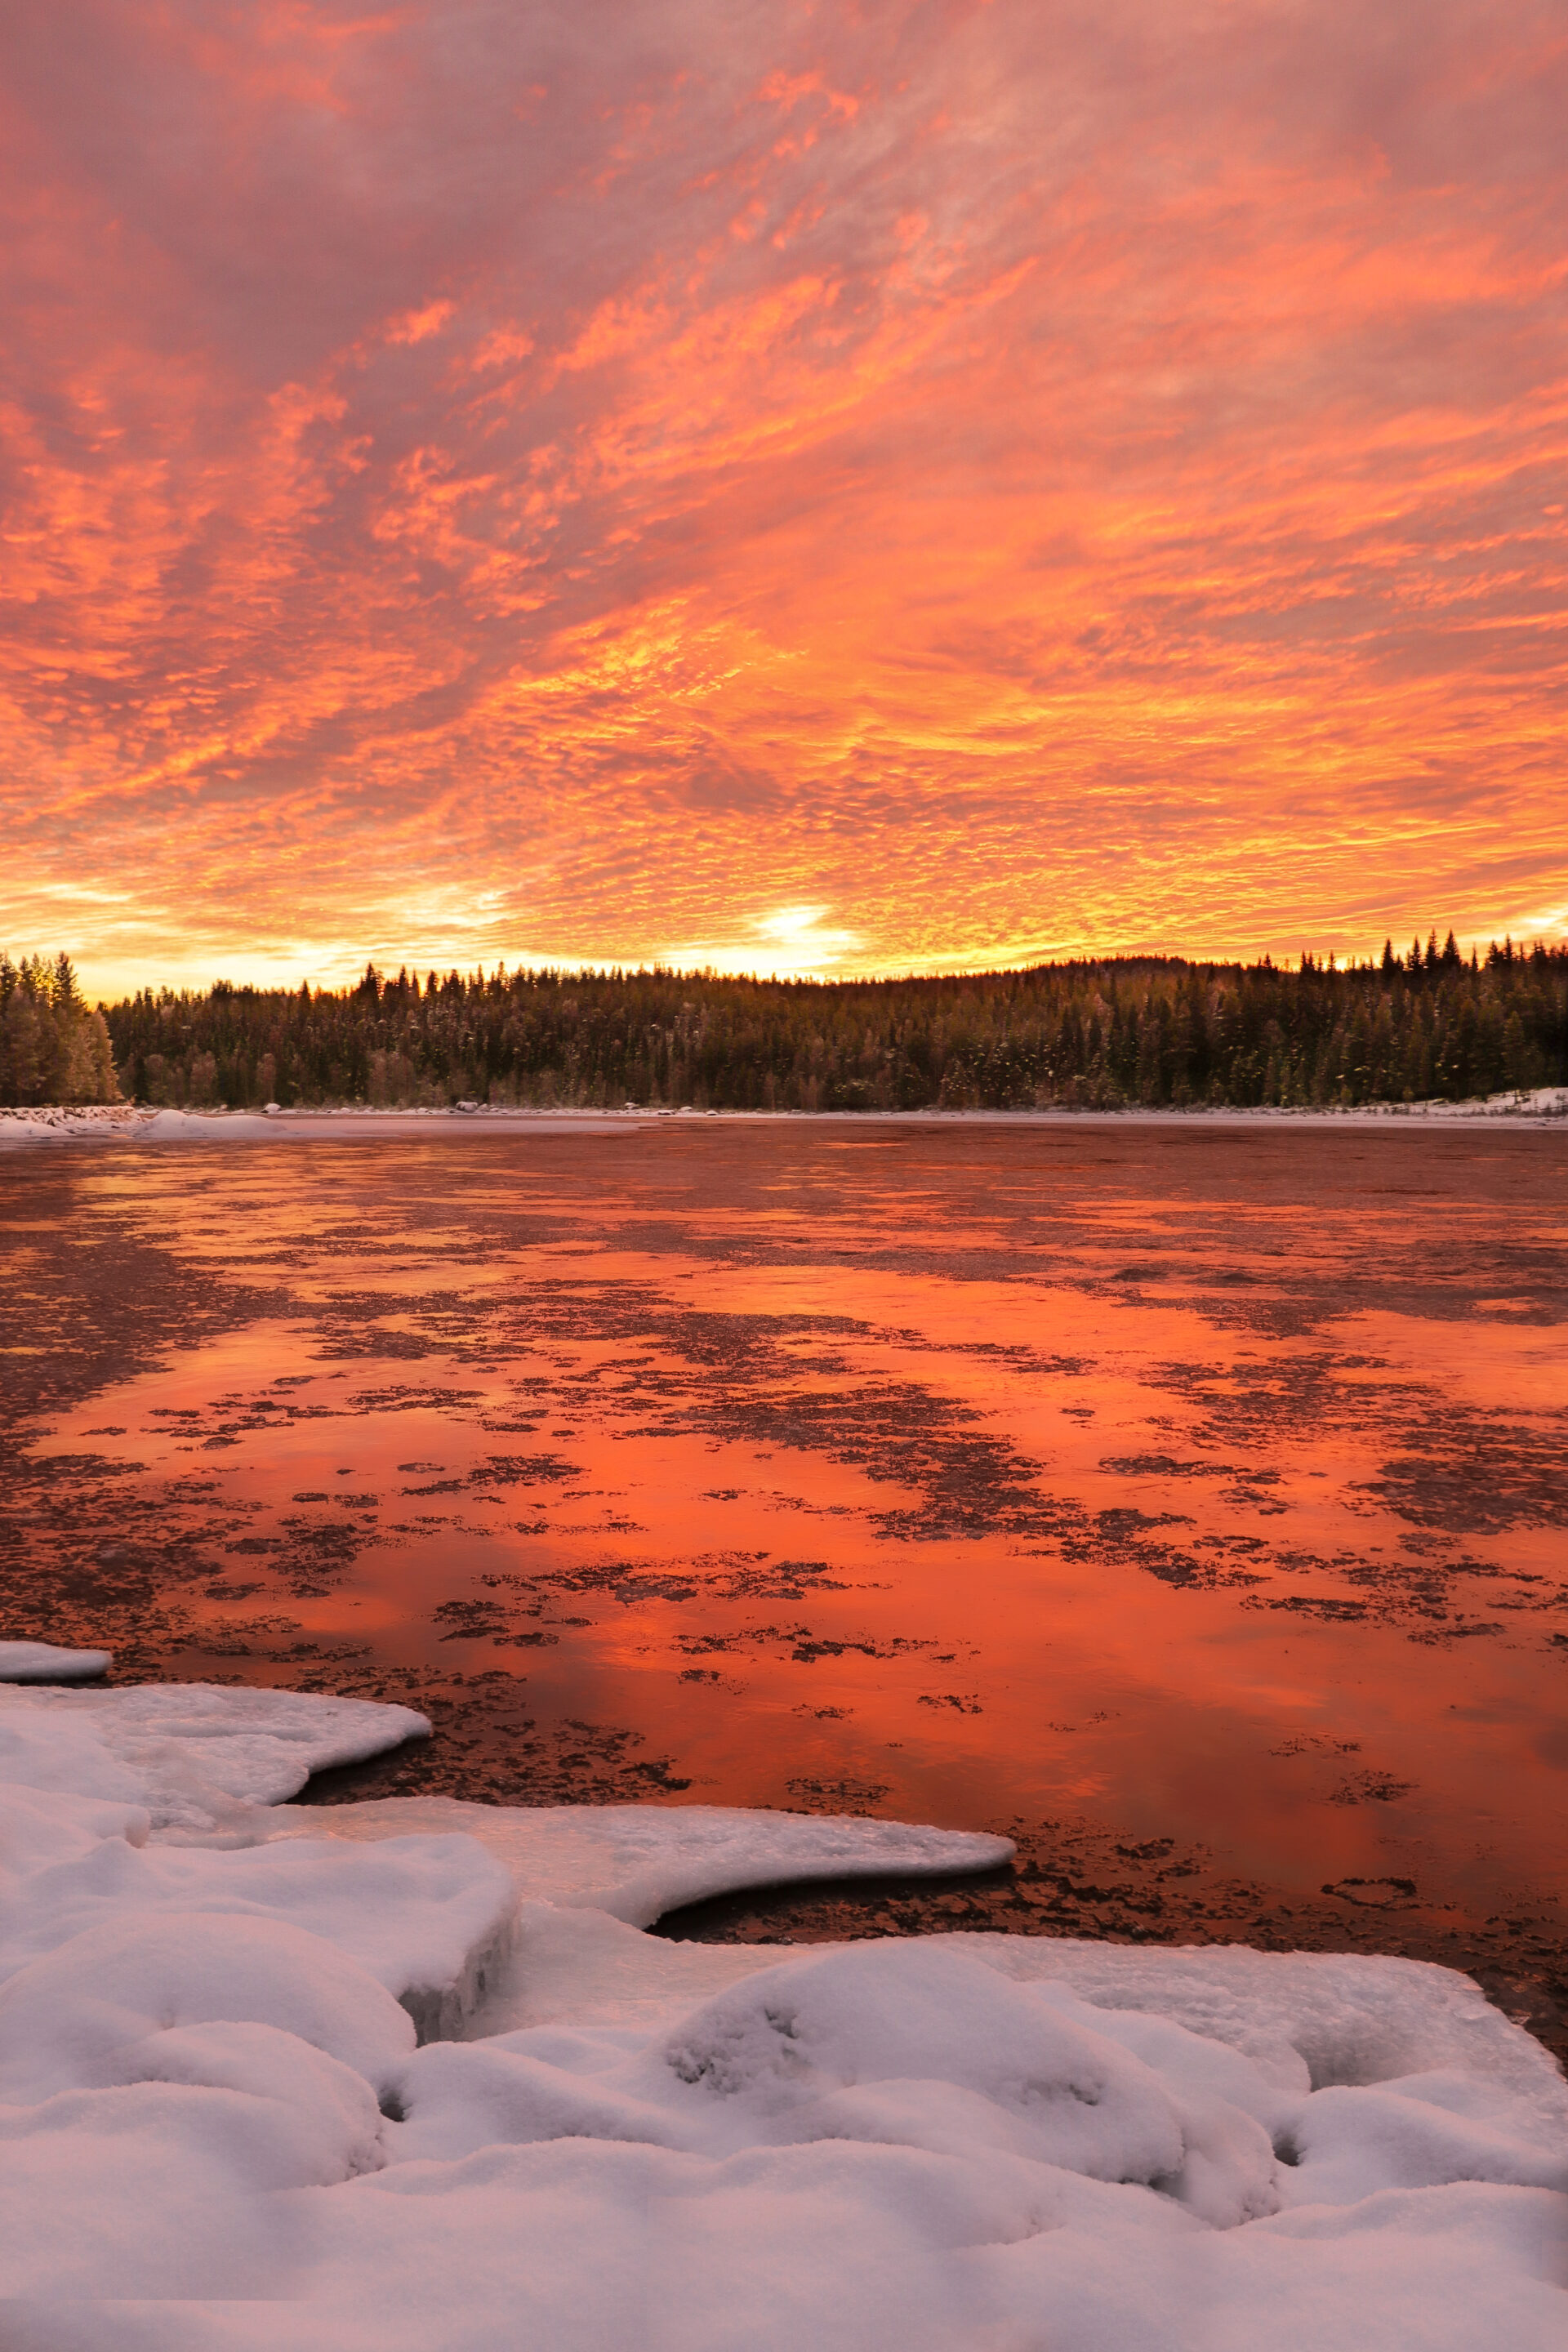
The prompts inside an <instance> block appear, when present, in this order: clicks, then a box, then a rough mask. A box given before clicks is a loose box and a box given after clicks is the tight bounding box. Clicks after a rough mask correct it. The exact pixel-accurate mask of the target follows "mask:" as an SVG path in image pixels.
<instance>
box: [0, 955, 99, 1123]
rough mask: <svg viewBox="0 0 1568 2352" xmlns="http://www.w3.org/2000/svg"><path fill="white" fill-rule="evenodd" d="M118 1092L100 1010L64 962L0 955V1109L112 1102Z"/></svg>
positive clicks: (58, 958) (63, 957)
mask: <svg viewBox="0 0 1568 2352" xmlns="http://www.w3.org/2000/svg"><path fill="white" fill-rule="evenodd" d="M119 1092H120V1088H119V1085H118V1083H117V1080H116V1077H115V1072H114V1056H113V1050H112V1048H111V1047H110V1042H109V1030H108V1027H107V1025H106V1024H105V1022H104V1018H103V1013H102V1010H101V1008H100V1010H98V1011H96V1012H95V1011H94V1010H93V1008H92V1007H91V1006H90V1005H89V1003H87V1002H86V1000H85V998H84V997H83V995H82V992H81V990H80V988H79V985H78V983H77V976H76V968H75V966H74V965H73V964H72V962H71V960H70V958H69V956H67V955H60V956H55V957H53V958H50V959H46V958H45V957H43V956H26V957H24V958H23V960H22V961H21V962H20V963H13V962H12V961H11V959H10V957H9V956H8V955H5V954H0V1103H7V1104H13V1105H15V1104H18V1103H21V1104H27V1103H96V1102H113V1101H114V1100H115V1099H116V1098H117V1097H118V1095H119Z"/></svg>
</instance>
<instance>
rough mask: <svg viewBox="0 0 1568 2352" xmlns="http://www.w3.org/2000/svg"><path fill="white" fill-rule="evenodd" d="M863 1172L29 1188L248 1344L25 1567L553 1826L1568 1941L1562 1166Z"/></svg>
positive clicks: (814, 1164) (97, 1482)
mask: <svg viewBox="0 0 1568 2352" xmlns="http://www.w3.org/2000/svg"><path fill="white" fill-rule="evenodd" d="M846 1140H847V1139H846V1137H845V1134H844V1131H843V1130H842V1129H832V1128H826V1129H805V1128H803V1127H800V1126H791V1125H780V1126H777V1127H774V1128H772V1129H758V1128H753V1129H722V1128H704V1129H700V1130H697V1129H679V1130H678V1129H673V1128H659V1129H656V1128H653V1127H651V1126H647V1127H643V1128H640V1129H637V1128H630V1129H621V1130H619V1131H618V1132H606V1131H604V1130H601V1131H599V1132H597V1133H583V1134H578V1135H572V1134H559V1133H558V1134H553V1135H552V1134H541V1135H538V1136H537V1137H533V1138H528V1139H519V1138H515V1137H501V1136H495V1137H491V1138H482V1137H479V1136H465V1137H463V1138H462V1139H450V1140H448V1141H445V1142H430V1141H426V1140H423V1139H420V1140H411V1141H409V1142H406V1143H402V1142H393V1143H374V1142H358V1143H353V1144H349V1145H346V1146H339V1145H331V1144H322V1143H317V1144H312V1143H304V1142H300V1143H294V1144H279V1146H277V1147H275V1148H269V1149H264V1153H263V1156H259V1157H258V1151H257V1150H255V1149H252V1150H239V1151H237V1150H232V1149H230V1150H221V1149H220V1150H211V1151H205V1152H196V1151H195V1150H185V1151H182V1152H179V1153H178V1154H174V1155H170V1156H167V1157H160V1156H158V1155H156V1154H154V1153H148V1152H138V1153H135V1154H132V1153H130V1152H126V1153H124V1154H122V1155H117V1156H116V1157H115V1159H114V1160H111V1161H106V1162H98V1161H94V1162H90V1163H84V1162H75V1163H72V1164H71V1166H70V1167H69V1168H68V1170H67V1169H63V1168H61V1167H60V1166H59V1165H58V1163H57V1164H56V1166H55V1167H54V1168H53V1169H51V1170H50V1171H47V1172H46V1171H43V1170H42V1169H39V1170H37V1171H32V1170H29V1171H25V1175H24V1180H23V1181H24V1182H25V1184H26V1187H27V1192H26V1196H25V1197H26V1201H27V1202H28V1208H27V1215H28V1217H29V1218H30V1219H31V1220H33V1221H35V1222H38V1223H41V1224H42V1225H47V1223H48V1221H49V1219H50V1218H51V1217H53V1216H57V1215H59V1214H61V1213H65V1210H64V1202H66V1201H67V1200H68V1201H69V1202H70V1204H71V1206H70V1208H69V1211H68V1213H69V1214H70V1215H71V1216H72V1218H73V1219H74V1220H75V1221H76V1226H77V1230H78V1231H79V1233H80V1232H90V1231H101V1232H102V1234H104V1235H105V1236H107V1235H108V1234H110V1233H118V1234H121V1235H125V1236H135V1237H137V1238H138V1239H139V1242H140V1243H141V1244H143V1245H144V1244H147V1243H148V1242H149V1241H150V1240H151V1239H152V1238H153V1236H155V1237H156V1241H157V1245H158V1246H159V1247H160V1248H163V1249H167V1250H170V1251H172V1252H173V1253H174V1261H175V1263H176V1265H178V1266H179V1267H181V1268H183V1269H184V1275H183V1276H182V1279H185V1278H188V1279H190V1280H193V1281H195V1282H196V1283H197V1284H198V1285H199V1286H212V1293H213V1300H214V1304H213V1320H212V1322H211V1327H210V1328H208V1329H206V1330H205V1332H203V1333H201V1334H199V1335H194V1336H193V1337H192V1338H191V1339H190V1341H189V1343H188V1344H187V1343H184V1342H181V1341H178V1340H175V1341H174V1342H172V1343H169V1344H166V1345H163V1346H161V1347H160V1348H159V1349H158V1351H157V1358H156V1360H145V1361H140V1362H138V1363H137V1364H135V1365H134V1366H132V1365H131V1364H129V1363H128V1364H127V1365H126V1367H125V1371H124V1376H123V1377H121V1379H119V1380H117V1381H111V1382H110V1384H109V1385H108V1386H107V1387H104V1388H102V1389H100V1390H99V1391H97V1392H96V1393H94V1394H92V1395H91V1396H90V1397H89V1398H88V1399H86V1400H84V1402H82V1403H81V1405H80V1406H79V1407H78V1408H76V1409H74V1410H73V1411H72V1412H70V1413H69V1414H64V1413H57V1414H56V1416H55V1425H54V1428H53V1433H52V1434H51V1436H50V1437H49V1438H48V1439H47V1441H43V1442H40V1444H39V1445H38V1447H37V1454H38V1457H39V1460H38V1475H39V1476H40V1477H41V1478H42V1480H43V1481H44V1486H43V1487H42V1488H41V1489H40V1491H41V1492H43V1491H48V1486H49V1476H50V1473H49V1464H50V1460H51V1459H59V1461H60V1469H61V1472H62V1474H63V1475H65V1477H66V1480H67V1485H68V1491H69V1494H70V1496H71V1509H72V1512H73V1513H74V1514H75V1515H76V1517H74V1518H73V1519H72V1520H71V1522H70V1524H71V1525H72V1526H79V1527H80V1528H82V1529H83V1530H84V1531H86V1532H83V1533H82V1534H81V1535H80V1536H79V1537H75V1538H73V1537H72V1536H70V1535H69V1534H66V1535H64V1536H61V1537H56V1536H53V1535H48V1536H46V1535H45V1534H44V1533H43V1530H42V1529H41V1528H40V1529H38V1530H37V1531H36V1539H37V1540H40V1541H42V1542H44V1543H45V1544H46V1545H58V1544H61V1543H63V1545H64V1549H65V1553H66V1554H67V1555H70V1554H71V1552H72V1547H73V1543H74V1545H75V1547H76V1549H80V1550H82V1551H83V1552H84V1556H85V1555H86V1552H87V1551H88V1550H89V1549H90V1547H91V1546H92V1545H93V1544H95V1543H96V1544H98V1545H99V1546H100V1547H101V1546H102V1544H103V1543H104V1542H105V1541H109V1537H108V1535H106V1533H105V1530H112V1531H113V1532H114V1537H115V1540H114V1541H110V1553H112V1552H113V1551H114V1549H115V1545H116V1542H117V1543H118V1544H119V1546H121V1547H122V1548H126V1547H128V1548H129V1556H130V1557H131V1558H132V1559H146V1560H147V1562H148V1563H149V1566H150V1572H151V1574H152V1578H153V1587H154V1588H155V1591H154V1592H153V1595H152V1597H151V1599H150V1601H149V1602H148V1605H146V1606H144V1607H142V1609H141V1610H140V1611H139V1612H134V1613H133V1615H132V1618H131V1619H129V1620H127V1621H126V1622H103V1621H102V1610H101V1609H100V1618H99V1619H97V1620H95V1621H94V1622H90V1623H89V1622H86V1620H84V1621H83V1622H82V1624H81V1625H80V1626H79V1628H77V1629H76V1630H78V1631H79V1632H81V1633H94V1634H96V1635H98V1636H100V1638H104V1639H109V1638H112V1639H113V1640H114V1642H115V1643H117V1644H120V1645H123V1644H124V1643H126V1642H127V1641H130V1642H131V1643H132V1644H134V1643H137V1642H138V1641H140V1642H142V1643H146V1644H147V1645H149V1646H148V1650H147V1655H148V1657H149V1658H150V1659H151V1658H152V1657H153V1656H154V1655H155V1657H156V1661H157V1663H158V1664H159V1665H160V1666H161V1667H162V1670H163V1671H165V1672H174V1673H178V1674H184V1675H213V1674H217V1675H237V1676H238V1677H239V1678H241V1679H247V1680H248V1679H256V1680H260V1681H279V1680H280V1681H284V1682H289V1683H299V1682H303V1683H304V1685H306V1686H311V1685H321V1686H331V1687H334V1688H343V1689H349V1690H353V1689H363V1690H365V1691H372V1690H374V1691H384V1692H386V1693H388V1694H389V1695H391V1696H400V1695H408V1696H414V1697H415V1698H416V1700H417V1701H418V1703H420V1704H425V1703H426V1699H427V1696H428V1694H429V1692H430V1691H431V1690H432V1689H435V1690H437V1691H445V1692H447V1694H448V1696H450V1698H451V1699H452V1700H453V1701H454V1703H456V1704H457V1705H458V1710H459V1711H458V1714H457V1715H454V1716H452V1717H451V1718H450V1720H449V1722H448V1724H447V1728H446V1729H445V1730H444V1732H443V1735H442V1738H441V1739H438V1741H437V1745H436V1748H433V1749H432V1751H431V1755H432V1759H434V1760H435V1762H436V1763H437V1765H438V1766H439V1767H440V1769H443V1770H447V1771H450V1770H452V1769H456V1770H458V1774H459V1778H460V1779H461V1780H462V1784H463V1785H464V1786H465V1787H466V1788H468V1789H469V1790H470V1792H474V1793H488V1794H490V1795H493V1796H502V1797H504V1798H506V1799H507V1800H509V1801H523V1802H527V1801H541V1799H542V1798H551V1797H558V1796H559V1795H561V1794H563V1793H564V1794H568V1795H570V1794H572V1793H574V1792H584V1793H594V1792H595V1791H596V1792H597V1793H600V1794H605V1793H610V1794H616V1793H618V1794H622V1795H626V1794H643V1795H648V1794H652V1795H660V1794H663V1795H671V1794H673V1795H675V1796H676V1797H677V1798H679V1796H681V1795H683V1794H684V1795H687V1796H689V1798H690V1799H691V1800H692V1801H699V1800H706V1801H720V1802H726V1803H768V1804H784V1805H803V1804H804V1805H805V1806H807V1807H808V1808H809V1807H814V1806H822V1805H837V1806H845V1805H847V1806H850V1807H851V1808H856V1809H869V1810H872V1811H880V1812H885V1813H892V1814H896V1815H901V1816H903V1817H906V1818H911V1819H921V1820H931V1821H935V1822H948V1823H952V1824H973V1822H981V1821H994V1822H1003V1823H1006V1822H1010V1821H1014V1820H1020V1819H1022V1820H1039V1819H1042V1818H1059V1817H1061V1816H1063V1815H1064V1814H1066V1815H1073V1816H1078V1817H1083V1818H1089V1819H1093V1820H1100V1821H1104V1822H1110V1823H1113V1824H1115V1825H1117V1826H1118V1828H1119V1830H1120V1831H1121V1832H1122V1833H1124V1834H1125V1835H1127V1836H1129V1837H1131V1838H1133V1839H1135V1840H1136V1839H1145V1840H1146V1839H1156V1840H1158V1839H1160V1838H1173V1839H1175V1840H1177V1841H1180V1842H1186V1843H1190V1842H1193V1841H1198V1842H1202V1843H1207V1844H1208V1845H1209V1846H1211V1847H1212V1848H1214V1849H1215V1850H1216V1851H1217V1852H1218V1853H1219V1854H1220V1855H1221V1857H1222V1858H1223V1859H1224V1861H1225V1862H1226V1866H1228V1867H1230V1868H1232V1869H1234V1870H1236V1871H1239V1872H1243V1873H1247V1874H1253V1875H1256V1876H1258V1877H1261V1878H1266V1879H1268V1881H1270V1882H1272V1883H1275V1884H1278V1885H1281V1886H1282V1887H1284V1888H1285V1889H1286V1890H1288V1891H1292V1892H1304V1893H1307V1894H1311V1895H1316V1894H1317V1892H1318V1891H1319V1890H1320V1889H1321V1887H1322V1886H1324V1885H1330V1884H1342V1885H1347V1886H1349V1887H1351V1888H1352V1889H1353V1888H1354V1887H1355V1886H1357V1885H1362V1884H1363V1883H1365V1882H1369V1881H1378V1882H1381V1881H1383V1880H1385V1879H1396V1880H1399V1881H1401V1882H1404V1881H1409V1882H1412V1883H1413V1885H1415V1886H1416V1887H1417V1888H1418V1889H1419V1893H1420V1898H1421V1901H1422V1902H1423V1903H1424V1904H1425V1905H1427V1906H1432V1907H1435V1908H1437V1909H1440V1908H1441V1907H1442V1906H1444V1905H1445V1904H1447V1905H1454V1906H1459V1908H1460V1909H1461V1910H1463V1911H1466V1912H1469V1911H1473V1910H1480V1911H1484V1910H1486V1909H1488V1908H1495V1906H1496V1903H1497V1901H1498V1900H1500V1898H1501V1895H1502V1894H1503V1891H1504V1890H1506V1889H1508V1888H1510V1887H1517V1886H1519V1885H1528V1886H1531V1887H1533V1888H1535V1889H1536V1890H1537V1891H1538V1893H1539V1894H1540V1895H1541V1897H1542V1899H1543V1900H1544V1899H1545V1897H1546V1895H1547V1894H1549V1893H1550V1892H1551V1891H1552V1890H1553V1889H1555V1890H1557V1891H1558V1892H1559V1893H1560V1892H1562V1891H1563V1890H1562V1885H1561V1840H1560V1829H1561V1805H1562V1778H1561V1776H1562V1772H1563V1769H1564V1767H1565V1766H1568V1753H1565V1752H1563V1748H1562V1741H1561V1735H1560V1730H1559V1718H1560V1710H1561V1691H1560V1688H1559V1685H1560V1683H1561V1667H1562V1659H1561V1654H1560V1653H1561V1644H1562V1629H1563V1607H1564V1591H1563V1582H1562V1575H1561V1563H1560V1559H1559V1557H1558V1550H1559V1547H1560V1542H1561V1522H1562V1495H1561V1485H1560V1479H1559V1475H1558V1471H1559V1466H1560V1461H1561V1446H1562V1436H1563V1412H1562V1404H1561V1396H1562V1379H1563V1360H1562V1350H1561V1341H1560V1339H1559V1337H1558V1334H1557V1328H1556V1325H1555V1323H1554V1322H1553V1321H1552V1318H1551V1313H1550V1311H1549V1309H1548V1306H1547V1303H1546V1301H1545V1299H1544V1296H1543V1294H1542V1293H1541V1291H1540V1289H1539V1279H1540V1269H1541V1267H1542V1265H1544V1264H1545V1263H1546V1258H1545V1256H1544V1255H1542V1249H1541V1244H1542V1242H1543V1241H1545V1240H1547V1239H1548V1238H1549V1237H1550V1236H1551V1235H1552V1233H1553V1232H1554V1231H1555V1230H1556V1228H1557V1225H1558V1224H1559V1223H1560V1216H1559V1212H1558V1210H1557V1206H1556V1202H1555V1198H1554V1192H1553V1186H1554V1181H1555V1178H1554V1169H1555V1145H1554V1140H1553V1139H1552V1138H1551V1137H1550V1136H1540V1137H1536V1136H1531V1135H1528V1134H1526V1135H1514V1136H1501V1137H1500V1136H1497V1135H1495V1134H1489V1135H1486V1136H1484V1137H1480V1138H1472V1137H1469V1136H1460V1135H1454V1136H1442V1137H1438V1138H1433V1137H1431V1136H1422V1137H1418V1138H1408V1137H1405V1136H1403V1135H1400V1134H1397V1133H1394V1132H1390V1131H1384V1132H1383V1133H1374V1134H1370V1135H1369V1134H1357V1133H1355V1132H1354V1131H1345V1132H1343V1133H1341V1134H1321V1133H1319V1134H1314V1135H1313V1136H1312V1137H1311V1138H1310V1148H1304V1146H1305V1143H1306V1139H1303V1138H1302V1137H1300V1135H1294V1134H1292V1133H1291V1132H1289V1130H1284V1129H1257V1128H1254V1129H1236V1128H1231V1129H1225V1128H1221V1127H1213V1128H1209V1129H1186V1130H1180V1129H1170V1128H1166V1129H1137V1128H1128V1127H1125V1126H1123V1127H1121V1128H1118V1127H1116V1126H1115V1125H1114V1124H1100V1123H1096V1122H1089V1121H1085V1122H1083V1123H1081V1124H1079V1125H1078V1126H1075V1127H1071V1128H1066V1129H1061V1128H1058V1129H1038V1128H1037V1129H1012V1130H1007V1129H1002V1128H984V1127H975V1126H971V1127H966V1128H954V1127H948V1128H946V1129H942V1128H940V1127H934V1128H919V1127H903V1128H897V1129H895V1128H889V1127H883V1128H875V1127H869V1126H868V1128H867V1129H865V1130H864V1131H863V1132H858V1133H857V1135H856V1137H855V1138H854V1142H855V1144H856V1147H857V1148H853V1149H846V1148H844V1146H845V1143H846ZM868 1144H869V1145H874V1146H876V1147H877V1148H874V1149H865V1148H862V1147H863V1146H864V1145H868ZM193 1171H199V1175H198V1176H197V1179H196V1181H192V1180H193ZM62 1186H63V1187H64V1188H65V1189H64V1191H63V1192H62V1191H61V1189H60V1188H61V1187H62ZM1413 1200H1414V1201H1416V1202H1418V1203H1419V1213H1418V1214H1417V1215H1415V1216H1413V1215H1412V1212H1411V1207H1410V1203H1411V1202H1412V1201H1413ZM237 1236H243V1241H242V1242H237ZM234 1286H240V1287H239V1288H237V1289H236V1288H234ZM226 1295H228V1297H229V1303H227V1304H226V1303H225V1297H226ZM53 1556H54V1555H53V1554H51V1553H48V1552H47V1551H46V1553H45V1554H43V1555H41V1558H47V1557H53ZM160 1563H161V1565H160ZM104 1605H105V1606H107V1607H108V1608H109V1613H110V1618H112V1613H113V1612H112V1603H111V1602H110V1601H108V1600H107V1599H106V1600H105V1601H104ZM65 1630H71V1629H70V1628H66V1629H65ZM443 1742H447V1743H448V1744H447V1745H445V1746H444V1745H443Z"/></svg>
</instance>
